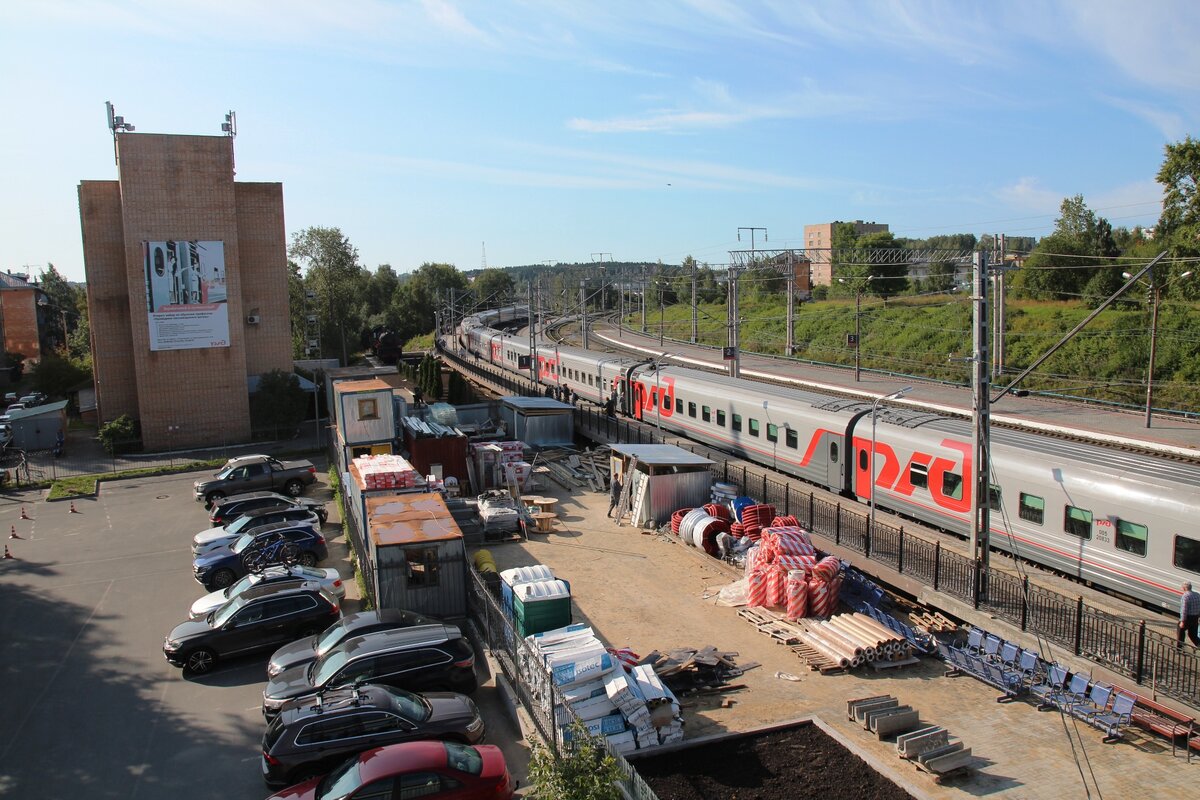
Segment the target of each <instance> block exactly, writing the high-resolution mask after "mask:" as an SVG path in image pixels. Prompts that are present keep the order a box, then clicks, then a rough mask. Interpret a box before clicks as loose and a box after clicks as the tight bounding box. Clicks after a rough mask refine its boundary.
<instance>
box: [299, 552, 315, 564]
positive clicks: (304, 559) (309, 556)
mask: <svg viewBox="0 0 1200 800" xmlns="http://www.w3.org/2000/svg"><path fill="white" fill-rule="evenodd" d="M297 561H299V562H300V564H301V565H303V566H305V567H315V566H316V565H317V554H316V553H310V552H308V551H307V550H305V551H304V552H303V553H301V554H300V557H299V558H298V559H297Z"/></svg>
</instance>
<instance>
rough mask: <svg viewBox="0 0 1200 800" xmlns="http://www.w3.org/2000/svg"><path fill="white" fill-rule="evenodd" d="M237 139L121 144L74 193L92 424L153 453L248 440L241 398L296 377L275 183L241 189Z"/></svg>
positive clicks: (141, 138)
mask: <svg viewBox="0 0 1200 800" xmlns="http://www.w3.org/2000/svg"><path fill="white" fill-rule="evenodd" d="M233 141H234V140H233V137H232V136H171V135H165V134H146V133H128V132H125V133H119V134H117V135H116V136H115V143H116V145H115V146H116V154H117V164H118V169H117V174H118V179H117V180H115V181H82V182H80V184H79V217H80V222H81V225H82V230H83V257H84V267H85V270H86V274H87V297H88V315H89V319H90V324H91V334H92V366H93V373H94V376H95V384H96V402H97V406H98V418H99V422H100V423H102V424H103V423H105V422H109V421H111V420H113V419H116V418H117V417H119V416H121V415H123V414H128V415H129V416H130V417H133V418H134V419H137V420H139V421H140V422H141V430H142V442H143V444H144V446H145V447H146V448H147V449H149V450H158V449H170V448H178V447H195V446H203V445H221V444H226V443H232V442H241V441H248V440H249V439H250V436H251V429H250V401H249V391H250V387H251V385H253V384H254V383H256V378H257V376H259V375H262V374H263V373H266V372H270V371H272V370H276V369H280V370H285V371H289V372H290V371H291V370H292V338H291V319H290V317H289V303H288V277H287V239H286V234H285V231H284V222H283V185H282V184H280V183H243V182H235V181H234V179H233V177H234V175H233Z"/></svg>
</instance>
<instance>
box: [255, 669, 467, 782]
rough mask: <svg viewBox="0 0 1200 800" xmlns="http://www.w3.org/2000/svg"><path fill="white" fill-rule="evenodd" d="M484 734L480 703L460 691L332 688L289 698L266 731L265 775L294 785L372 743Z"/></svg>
mask: <svg viewBox="0 0 1200 800" xmlns="http://www.w3.org/2000/svg"><path fill="white" fill-rule="evenodd" d="M483 735H484V725H483V719H482V718H481V717H480V716H479V709H478V708H476V707H475V703H473V702H471V698H469V697H466V696H464V695H461V694H455V693H453V692H433V693H430V694H426V695H419V694H413V693H412V692H406V691H404V690H403V689H393V688H391V687H389V686H377V685H371V684H368V685H366V686H359V687H353V688H349V689H332V690H330V691H327V692H322V693H320V694H318V695H316V696H315V697H307V698H303V699H300V700H293V701H291V702H289V703H287V704H285V705H284V706H283V708H282V709H280V711H279V716H277V717H275V719H273V720H271V724H269V725H268V726H267V732H266V733H265V734H263V742H262V772H263V780H265V781H266V782H267V785H268V786H270V787H273V788H274V787H280V786H291V785H292V784H295V783H301V782H303V781H305V780H308V779H309V778H311V777H313V776H314V775H323V774H325V773H327V772H329V771H330V770H331V769H333V768H334V767H336V766H337V765H338V764H339V763H341V762H342V761H345V760H346V759H347V758H349V757H350V756H353V755H357V754H359V753H361V752H363V751H364V750H370V749H371V748H373V747H383V746H384V745H389V744H399V743H401V742H413V741H417V740H421V739H440V740H443V741H451V742H459V743H461V744H479V743H481V742H482V741H483Z"/></svg>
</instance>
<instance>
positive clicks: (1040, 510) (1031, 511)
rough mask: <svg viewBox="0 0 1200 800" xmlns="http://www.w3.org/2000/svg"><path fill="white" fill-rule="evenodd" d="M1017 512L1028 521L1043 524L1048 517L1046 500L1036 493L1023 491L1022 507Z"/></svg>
mask: <svg viewBox="0 0 1200 800" xmlns="http://www.w3.org/2000/svg"><path fill="white" fill-rule="evenodd" d="M1017 514H1018V515H1019V516H1020V517H1021V519H1023V520H1025V521H1026V522H1033V523H1035V524H1037V525H1041V524H1042V521H1043V520H1044V519H1045V518H1046V501H1045V500H1043V499H1042V498H1040V497H1037V496H1035V495H1032V494H1025V493H1024V492H1021V507H1020V509H1018V511H1017Z"/></svg>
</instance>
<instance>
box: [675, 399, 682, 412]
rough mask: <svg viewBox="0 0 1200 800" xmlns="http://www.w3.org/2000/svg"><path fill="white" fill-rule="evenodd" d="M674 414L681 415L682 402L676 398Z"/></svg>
mask: <svg viewBox="0 0 1200 800" xmlns="http://www.w3.org/2000/svg"><path fill="white" fill-rule="evenodd" d="M675 413H676V414H682V413H683V401H682V400H680V399H679V398H678V397H676V398H675Z"/></svg>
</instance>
